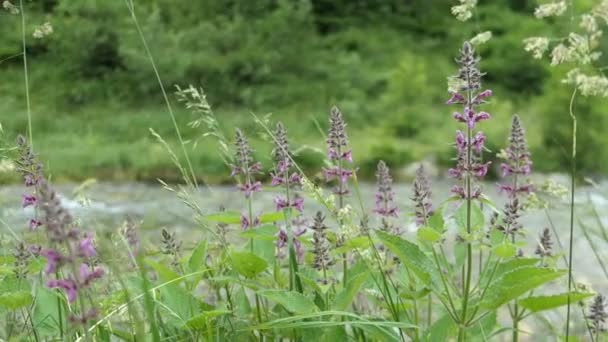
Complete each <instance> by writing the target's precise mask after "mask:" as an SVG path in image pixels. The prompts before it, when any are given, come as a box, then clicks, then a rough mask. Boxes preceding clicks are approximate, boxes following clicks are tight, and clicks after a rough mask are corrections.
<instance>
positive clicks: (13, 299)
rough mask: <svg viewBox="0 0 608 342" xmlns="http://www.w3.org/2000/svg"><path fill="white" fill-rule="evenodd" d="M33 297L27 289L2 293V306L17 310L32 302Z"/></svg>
mask: <svg viewBox="0 0 608 342" xmlns="http://www.w3.org/2000/svg"><path fill="white" fill-rule="evenodd" d="M32 301H33V297H32V294H31V293H30V292H27V291H15V292H5V293H2V294H0V306H1V307H5V308H8V309H9V310H15V309H19V308H22V307H24V306H28V305H30V304H32Z"/></svg>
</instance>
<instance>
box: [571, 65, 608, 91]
mask: <svg viewBox="0 0 608 342" xmlns="http://www.w3.org/2000/svg"><path fill="white" fill-rule="evenodd" d="M563 82H564V83H568V84H572V85H574V86H576V87H577V89H578V90H579V91H580V92H581V94H582V95H583V96H602V97H608V78H606V77H605V76H597V75H586V74H583V73H582V72H581V71H580V70H579V69H578V68H575V69H572V70H570V72H568V75H567V76H566V79H565V80H563Z"/></svg>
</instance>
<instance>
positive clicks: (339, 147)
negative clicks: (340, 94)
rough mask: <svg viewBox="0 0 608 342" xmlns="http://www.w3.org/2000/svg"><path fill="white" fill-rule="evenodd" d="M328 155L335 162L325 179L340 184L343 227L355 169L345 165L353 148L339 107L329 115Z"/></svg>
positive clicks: (338, 193)
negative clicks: (345, 206)
mask: <svg viewBox="0 0 608 342" xmlns="http://www.w3.org/2000/svg"><path fill="white" fill-rule="evenodd" d="M327 147H328V153H327V154H328V157H329V159H330V161H332V162H333V163H334V165H333V166H331V167H329V168H326V169H324V170H323V171H324V174H325V179H326V180H327V181H328V182H329V181H332V180H333V179H336V180H337V182H338V184H337V186H336V188H335V189H334V194H336V196H338V208H337V209H338V224H339V226H340V229H343V224H344V221H343V219H342V218H340V211H341V210H342V209H343V208H344V196H345V195H347V194H348V193H349V190H348V187H347V186H348V179H349V178H350V177H352V176H353V171H352V170H349V169H347V168H345V167H344V161H347V162H349V163H352V162H353V157H352V150H350V149H348V136H347V135H346V123H345V122H344V119H343V117H342V112H341V111H340V109H338V107H336V106H334V107H332V109H331V111H330V116H329V132H328V135H327ZM344 239H345V236H344V233H341V235H340V236H339V237H338V244H342V243H344ZM342 258H343V260H342V265H343V267H342V268H343V274H342V286H344V287H345V286H346V282H347V280H348V254H347V253H346V252H345V253H343V254H342Z"/></svg>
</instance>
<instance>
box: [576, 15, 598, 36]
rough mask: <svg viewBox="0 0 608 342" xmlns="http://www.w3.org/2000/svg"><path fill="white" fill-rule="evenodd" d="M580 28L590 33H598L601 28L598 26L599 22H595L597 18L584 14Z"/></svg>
mask: <svg viewBox="0 0 608 342" xmlns="http://www.w3.org/2000/svg"><path fill="white" fill-rule="evenodd" d="M580 26H581V28H582V29H583V30H585V31H587V32H588V33H593V32H596V31H597V30H598V29H599V27H598V25H597V21H596V20H595V17H594V16H592V15H591V14H583V15H582V16H581V23H580Z"/></svg>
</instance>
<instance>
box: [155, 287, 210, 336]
mask: <svg viewBox="0 0 608 342" xmlns="http://www.w3.org/2000/svg"><path fill="white" fill-rule="evenodd" d="M160 302H162V303H163V304H164V305H160V306H158V307H159V309H160V310H166V311H167V313H168V315H167V319H166V320H167V321H166V323H170V324H172V325H173V326H174V327H182V326H184V324H185V323H186V321H187V320H188V318H189V317H192V316H194V315H196V314H198V313H199V311H200V307H199V305H197V303H198V301H197V299H196V298H195V297H194V296H193V295H192V294H191V293H190V292H187V291H186V289H184V288H183V287H181V286H180V285H179V284H177V283H171V284H168V285H166V286H163V287H162V288H161V289H160Z"/></svg>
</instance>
